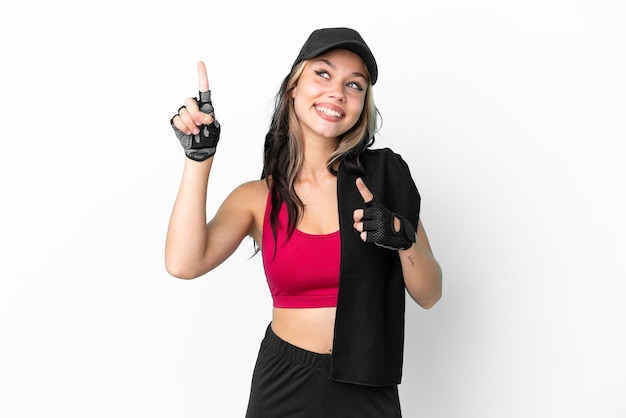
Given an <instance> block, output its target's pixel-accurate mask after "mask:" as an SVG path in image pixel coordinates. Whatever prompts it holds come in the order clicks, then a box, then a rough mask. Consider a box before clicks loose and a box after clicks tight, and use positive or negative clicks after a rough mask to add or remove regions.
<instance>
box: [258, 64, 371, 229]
mask: <svg viewBox="0 0 626 418" xmlns="http://www.w3.org/2000/svg"><path fill="white" fill-rule="evenodd" d="M307 62H308V60H305V61H302V62H300V63H298V64H296V65H295V66H294V67H293V68H292V70H291V72H290V73H289V75H288V76H287V77H285V79H284V80H283V82H282V83H281V87H280V89H279V91H278V93H277V95H276V103H275V108H274V114H273V116H272V122H271V124H270V129H269V131H268V133H267V135H266V136H265V146H264V153H263V171H262V174H261V178H263V179H265V180H266V181H267V182H268V186H270V193H271V203H272V212H271V214H270V221H271V225H272V231H273V232H274V239H276V228H277V225H278V211H279V210H280V207H281V205H282V203H283V202H284V203H285V204H286V206H287V212H288V215H289V225H288V231H289V234H291V233H292V232H293V230H294V229H295V226H296V225H297V223H298V221H299V220H300V217H301V216H302V211H303V210H304V205H303V203H302V201H301V200H300V198H299V197H298V195H297V193H296V191H295V187H294V183H295V181H296V176H297V175H298V172H299V171H300V169H301V168H302V164H303V161H304V147H303V138H302V128H301V126H300V122H299V120H298V117H297V116H296V112H295V108H294V101H293V98H292V91H293V89H294V88H295V87H296V86H297V84H298V81H299V80H300V76H301V75H302V71H303V70H304V67H305V65H306V64H307ZM368 77H369V75H368ZM378 116H379V112H378V110H377V109H376V105H375V103H374V97H373V93H372V85H371V81H370V82H368V86H367V91H366V93H365V102H364V105H363V110H362V112H361V115H360V117H359V119H358V120H357V122H356V123H355V124H354V126H353V127H352V128H350V129H349V130H348V131H347V132H346V133H344V134H343V135H342V136H341V137H340V138H339V142H338V144H337V148H336V149H335V151H334V152H333V153H332V154H331V155H330V157H329V159H328V162H327V167H328V169H329V170H330V171H331V173H333V174H335V175H336V174H337V171H336V170H335V169H334V167H338V166H339V164H340V163H341V162H344V163H345V164H346V166H347V168H348V169H350V170H353V171H356V172H358V173H361V174H362V173H363V167H362V166H361V164H360V161H359V156H360V154H361V153H362V152H363V151H365V150H366V149H367V148H369V147H370V146H372V145H373V144H374V141H375V138H374V134H375V133H376V131H377V129H378Z"/></svg>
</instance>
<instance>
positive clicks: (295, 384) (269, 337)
mask: <svg viewBox="0 0 626 418" xmlns="http://www.w3.org/2000/svg"><path fill="white" fill-rule="evenodd" d="M330 360H331V355H330V354H317V353H313V352H311V351H307V350H303V349H301V348H298V347H296V346H294V345H291V344H289V343H288V342H286V341H283V340H281V339H280V338H279V337H278V336H276V334H274V332H273V331H272V328H271V325H270V326H268V327H267V331H266V333H265V338H264V339H263V341H262V342H261V348H260V350H259V356H258V359H257V362H256V366H255V368H254V374H253V376H252V388H251V390H250V400H249V403H248V411H247V413H246V417H247V418H325V417H355V418H368V417H371V418H398V417H401V416H402V414H401V412H400V400H399V398H398V386H397V385H393V386H383V387H373V386H362V385H355V384H350V383H342V382H337V381H334V380H331V379H330Z"/></svg>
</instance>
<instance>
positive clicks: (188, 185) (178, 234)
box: [165, 158, 213, 279]
mask: <svg viewBox="0 0 626 418" xmlns="http://www.w3.org/2000/svg"><path fill="white" fill-rule="evenodd" d="M212 164H213V158H209V159H208V160H206V161H203V162H198V161H193V160H191V159H188V158H186V159H185V166H184V170H183V176H182V180H181V184H180V188H179V190H178V195H177V196H176V201H175V203H174V208H173V209H172V214H171V217H170V222H169V227H168V231H167V238H166V243H165V264H166V269H167V271H168V272H169V273H170V274H172V275H173V276H175V277H179V278H185V279H190V278H194V277H197V276H199V275H201V274H203V273H204V272H203V271H202V265H203V263H202V260H203V258H204V256H205V254H206V250H207V248H206V246H207V228H206V223H207V219H206V198H207V186H208V179H209V173H210V171H211V166H212Z"/></svg>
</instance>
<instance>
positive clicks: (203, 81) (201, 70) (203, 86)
mask: <svg viewBox="0 0 626 418" xmlns="http://www.w3.org/2000/svg"><path fill="white" fill-rule="evenodd" d="M198 88H199V90H200V92H202V93H204V92H207V91H209V77H207V75H206V66H205V65H204V62H202V61H198Z"/></svg>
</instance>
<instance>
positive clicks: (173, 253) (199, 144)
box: [165, 62, 253, 279]
mask: <svg viewBox="0 0 626 418" xmlns="http://www.w3.org/2000/svg"><path fill="white" fill-rule="evenodd" d="M198 80H199V90H200V96H201V99H200V100H201V102H198V101H197V100H196V99H193V98H189V99H187V100H186V101H185V106H183V107H181V108H180V109H179V111H178V114H177V115H176V116H175V117H174V118H172V121H171V123H172V127H173V128H174V131H175V132H176V136H177V137H178V138H179V139H180V140H181V144H182V145H183V148H184V149H185V154H186V155H187V157H188V158H185V166H184V171H183V177H182V181H181V184H180V188H179V191H178V195H177V197H176V202H175V203H174V208H173V210H172V214H171V217H170V223H169V227H168V231H167V238H166V244H165V267H166V269H167V271H168V272H169V273H170V274H172V275H173V276H175V277H179V278H185V279H192V278H195V277H198V276H201V275H203V274H205V273H207V272H208V271H210V270H212V269H213V268H215V267H216V266H218V265H219V264H220V263H222V262H223V261H224V260H225V259H226V258H227V257H228V256H230V255H231V254H232V253H233V252H234V251H235V249H236V248H237V246H238V245H239V244H240V243H241V240H242V239H243V237H244V236H245V235H246V233H249V231H250V230H251V227H252V225H253V216H252V210H251V203H250V199H247V196H246V193H247V190H249V187H240V188H238V189H236V191H234V192H233V193H232V194H231V195H230V196H228V197H227V198H226V200H225V201H224V203H223V204H222V206H221V207H220V209H219V210H218V212H217V214H216V215H215V217H214V218H213V220H212V221H211V222H209V223H208V224H207V223H206V199H207V187H208V181H209V174H210V172H211V166H212V165H213V158H214V156H213V155H214V153H215V146H216V145H217V141H218V140H219V130H216V126H219V125H218V124H217V122H216V121H215V119H214V113H213V106H212V104H211V102H210V90H209V81H208V78H207V74H206V68H205V66H204V63H202V62H199V63H198ZM203 97H205V100H206V101H204V102H203V101H202V100H203ZM199 105H200V107H199ZM214 122H215V123H214ZM211 126H212V127H213V131H212V132H209V133H208V135H209V136H205V137H202V135H206V134H205V133H204V129H205V128H210V127H211ZM201 129H202V130H203V134H202V135H201V133H200V130H201ZM199 135H200V136H199ZM198 138H202V140H198ZM205 138H206V139H207V140H208V141H205Z"/></svg>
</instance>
